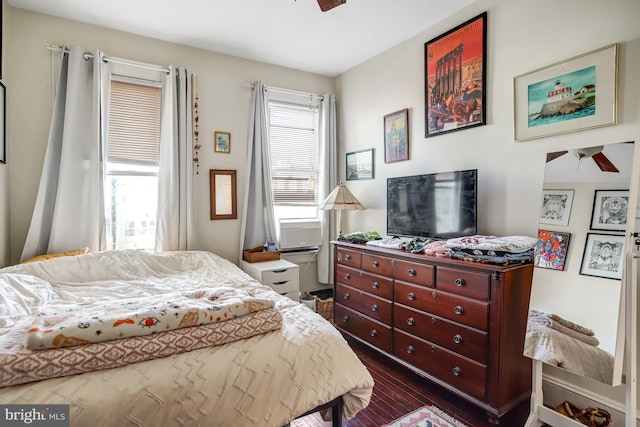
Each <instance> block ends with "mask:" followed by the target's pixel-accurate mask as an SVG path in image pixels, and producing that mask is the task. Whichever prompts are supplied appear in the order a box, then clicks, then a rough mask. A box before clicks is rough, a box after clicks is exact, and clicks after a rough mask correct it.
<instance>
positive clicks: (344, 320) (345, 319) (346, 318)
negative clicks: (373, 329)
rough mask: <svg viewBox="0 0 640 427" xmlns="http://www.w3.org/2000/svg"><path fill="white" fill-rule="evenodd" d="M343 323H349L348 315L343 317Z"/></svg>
mask: <svg viewBox="0 0 640 427" xmlns="http://www.w3.org/2000/svg"><path fill="white" fill-rule="evenodd" d="M342 321H343V322H345V323H346V322H348V321H349V316H347V315H344V316H342Z"/></svg>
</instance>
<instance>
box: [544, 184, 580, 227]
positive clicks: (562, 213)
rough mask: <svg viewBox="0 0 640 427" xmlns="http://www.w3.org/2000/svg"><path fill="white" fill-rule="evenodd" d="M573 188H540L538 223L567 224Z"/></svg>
mask: <svg viewBox="0 0 640 427" xmlns="http://www.w3.org/2000/svg"><path fill="white" fill-rule="evenodd" d="M572 204H573V190H542V204H541V206H540V224H552V225H562V226H566V225H569V217H570V216H571V205H572Z"/></svg>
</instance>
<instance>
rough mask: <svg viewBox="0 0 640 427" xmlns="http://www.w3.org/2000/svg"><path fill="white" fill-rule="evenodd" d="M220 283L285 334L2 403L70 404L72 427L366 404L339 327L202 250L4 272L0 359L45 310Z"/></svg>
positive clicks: (198, 420)
mask: <svg viewBox="0 0 640 427" xmlns="http://www.w3.org/2000/svg"><path fill="white" fill-rule="evenodd" d="M213 286H227V287H233V288H237V289H244V290H251V291H252V292H253V293H254V294H255V296H256V297H258V298H268V299H272V300H275V306H276V309H278V310H279V311H280V312H281V314H282V318H283V326H282V329H280V330H276V331H274V332H268V333H264V334H260V335H256V336H253V337H251V338H247V339H243V340H238V341H234V342H231V343H228V344H224V345H219V346H215V347H210V348H203V349H199V350H193V351H189V352H187V353H181V354H175V355H172V356H168V357H163V358H158V359H154V360H149V361H144V362H139V363H135V364H131V365H127V366H124V367H120V368H113V369H105V370H97V371H93V372H86V373H82V374H79V375H73V376H65V377H60V378H52V379H47V380H42V381H36V382H31V383H27V384H23V385H14V386H10V387H4V388H0V402H2V403H3V404H11V403H16V404H57V403H63V404H64V403H66V404H69V405H70V418H71V425H76V426H86V425H96V426H127V425H131V426H138V425H140V426H159V425H162V426H168V425H202V426H225V427H226V426H282V425H284V424H286V423H287V422H289V421H291V420H292V419H293V418H295V417H296V416H298V415H300V414H302V413H305V412H307V411H309V410H311V409H313V408H315V407H316V406H318V405H320V404H323V403H326V402H329V401H331V400H333V399H334V398H336V397H338V396H343V403H344V416H345V418H351V417H353V416H354V415H355V414H356V413H357V412H358V411H359V410H360V409H362V408H364V407H366V406H367V404H368V403H369V399H370V396H371V393H372V388H373V379H372V378H371V375H370V374H369V372H368V371H367V370H366V368H365V367H364V365H362V363H361V362H360V361H359V360H358V359H357V357H356V355H355V354H354V353H353V352H352V351H351V349H350V348H349V346H348V345H347V343H346V341H345V340H344V339H343V338H342V336H341V335H340V334H339V333H338V331H337V330H336V329H335V328H334V327H333V326H332V325H331V324H330V323H329V322H327V321H326V320H324V319H323V318H322V317H320V316H319V315H318V314H316V313H313V312H311V311H310V310H309V309H307V308H306V307H304V306H303V305H301V304H299V303H296V302H294V301H291V300H290V299H288V298H285V297H283V296H280V295H278V294H277V293H275V292H274V291H272V290H271V288H269V287H267V286H263V285H260V284H259V283H258V282H256V281H255V280H254V279H252V278H251V277H249V276H248V275H247V274H245V273H244V272H242V270H240V269H239V268H237V267H236V266H235V265H233V264H232V263H230V262H229V261H227V260H224V259H222V258H220V257H218V256H216V255H214V254H211V253H208V252H171V253H162V254H150V253H145V252H138V251H107V252H99V253H93V254H86V255H79V256H74V257H65V258H55V259H51V260H47V261H43V262H35V263H29V264H24V265H18V266H13V267H7V268H4V269H1V270H0V359H1V357H2V354H3V353H7V352H10V351H11V349H12V348H15V346H16V339H19V338H20V337H21V336H22V335H21V334H19V333H17V332H19V331H21V330H24V331H25V332H26V329H27V328H28V326H29V325H30V324H31V323H32V322H33V320H34V316H35V314H37V313H38V312H39V310H40V308H41V307H42V306H44V305H45V304H77V303H89V302H96V301H118V300H120V299H122V298H128V297H131V296H132V295H131V289H135V291H134V294H135V295H136V296H139V297H153V296H154V295H157V294H158V293H170V292H174V291H175V290H176V289H179V290H181V291H195V290H198V289H200V288H210V287H213Z"/></svg>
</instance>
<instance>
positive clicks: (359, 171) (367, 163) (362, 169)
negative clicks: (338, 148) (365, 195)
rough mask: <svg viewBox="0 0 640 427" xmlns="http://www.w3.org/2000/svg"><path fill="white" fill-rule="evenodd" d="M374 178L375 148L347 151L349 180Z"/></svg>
mask: <svg viewBox="0 0 640 427" xmlns="http://www.w3.org/2000/svg"><path fill="white" fill-rule="evenodd" d="M356 179H373V148H370V149H368V150H362V151H354V152H352V153H347V181H352V180H356Z"/></svg>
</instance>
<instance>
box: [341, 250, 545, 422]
mask: <svg viewBox="0 0 640 427" xmlns="http://www.w3.org/2000/svg"><path fill="white" fill-rule="evenodd" d="M332 243H333V244H334V245H335V265H334V267H335V269H334V274H335V281H334V283H335V285H334V286H335V288H334V301H335V305H334V310H335V312H334V314H335V324H336V326H337V327H338V328H339V329H340V330H341V331H342V332H344V333H345V334H347V335H348V336H351V337H353V338H355V339H357V340H358V341H360V342H363V343H366V344H367V345H369V346H371V347H373V348H375V349H376V350H378V351H380V352H381V353H382V354H383V355H385V356H387V357H389V358H390V359H393V360H394V361H396V362H398V363H400V364H402V365H404V366H406V367H408V368H409V369H411V370H412V371H414V372H415V373H417V374H419V375H421V376H422V377H424V378H427V379H428V380H430V381H432V382H434V383H436V384H439V385H440V386H442V387H444V388H446V389H447V390H449V391H451V392H453V393H455V394H457V395H459V396H461V397H463V398H465V399H466V400H468V401H470V402H472V403H473V404H475V405H477V406H479V407H481V408H483V409H484V410H485V411H486V413H487V415H488V417H489V421H490V422H491V423H493V424H498V423H499V419H500V417H501V416H503V415H504V414H505V413H507V412H508V411H509V410H511V409H512V408H513V407H514V406H516V405H517V404H518V403H520V402H522V401H523V400H527V399H529V396H530V394H531V359H528V358H525V357H524V356H522V352H523V349H524V338H525V329H526V322H527V312H528V308H529V296H530V294H531V278H532V274H533V266H532V264H522V265H517V266H507V267H502V266H499V265H493V264H486V263H475V262H467V261H461V260H455V259H451V258H442V257H433V256H426V255H422V254H412V253H410V252H408V251H403V250H397V249H384V248H377V247H372V246H366V245H358V244H350V243H346V242H332Z"/></svg>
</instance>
